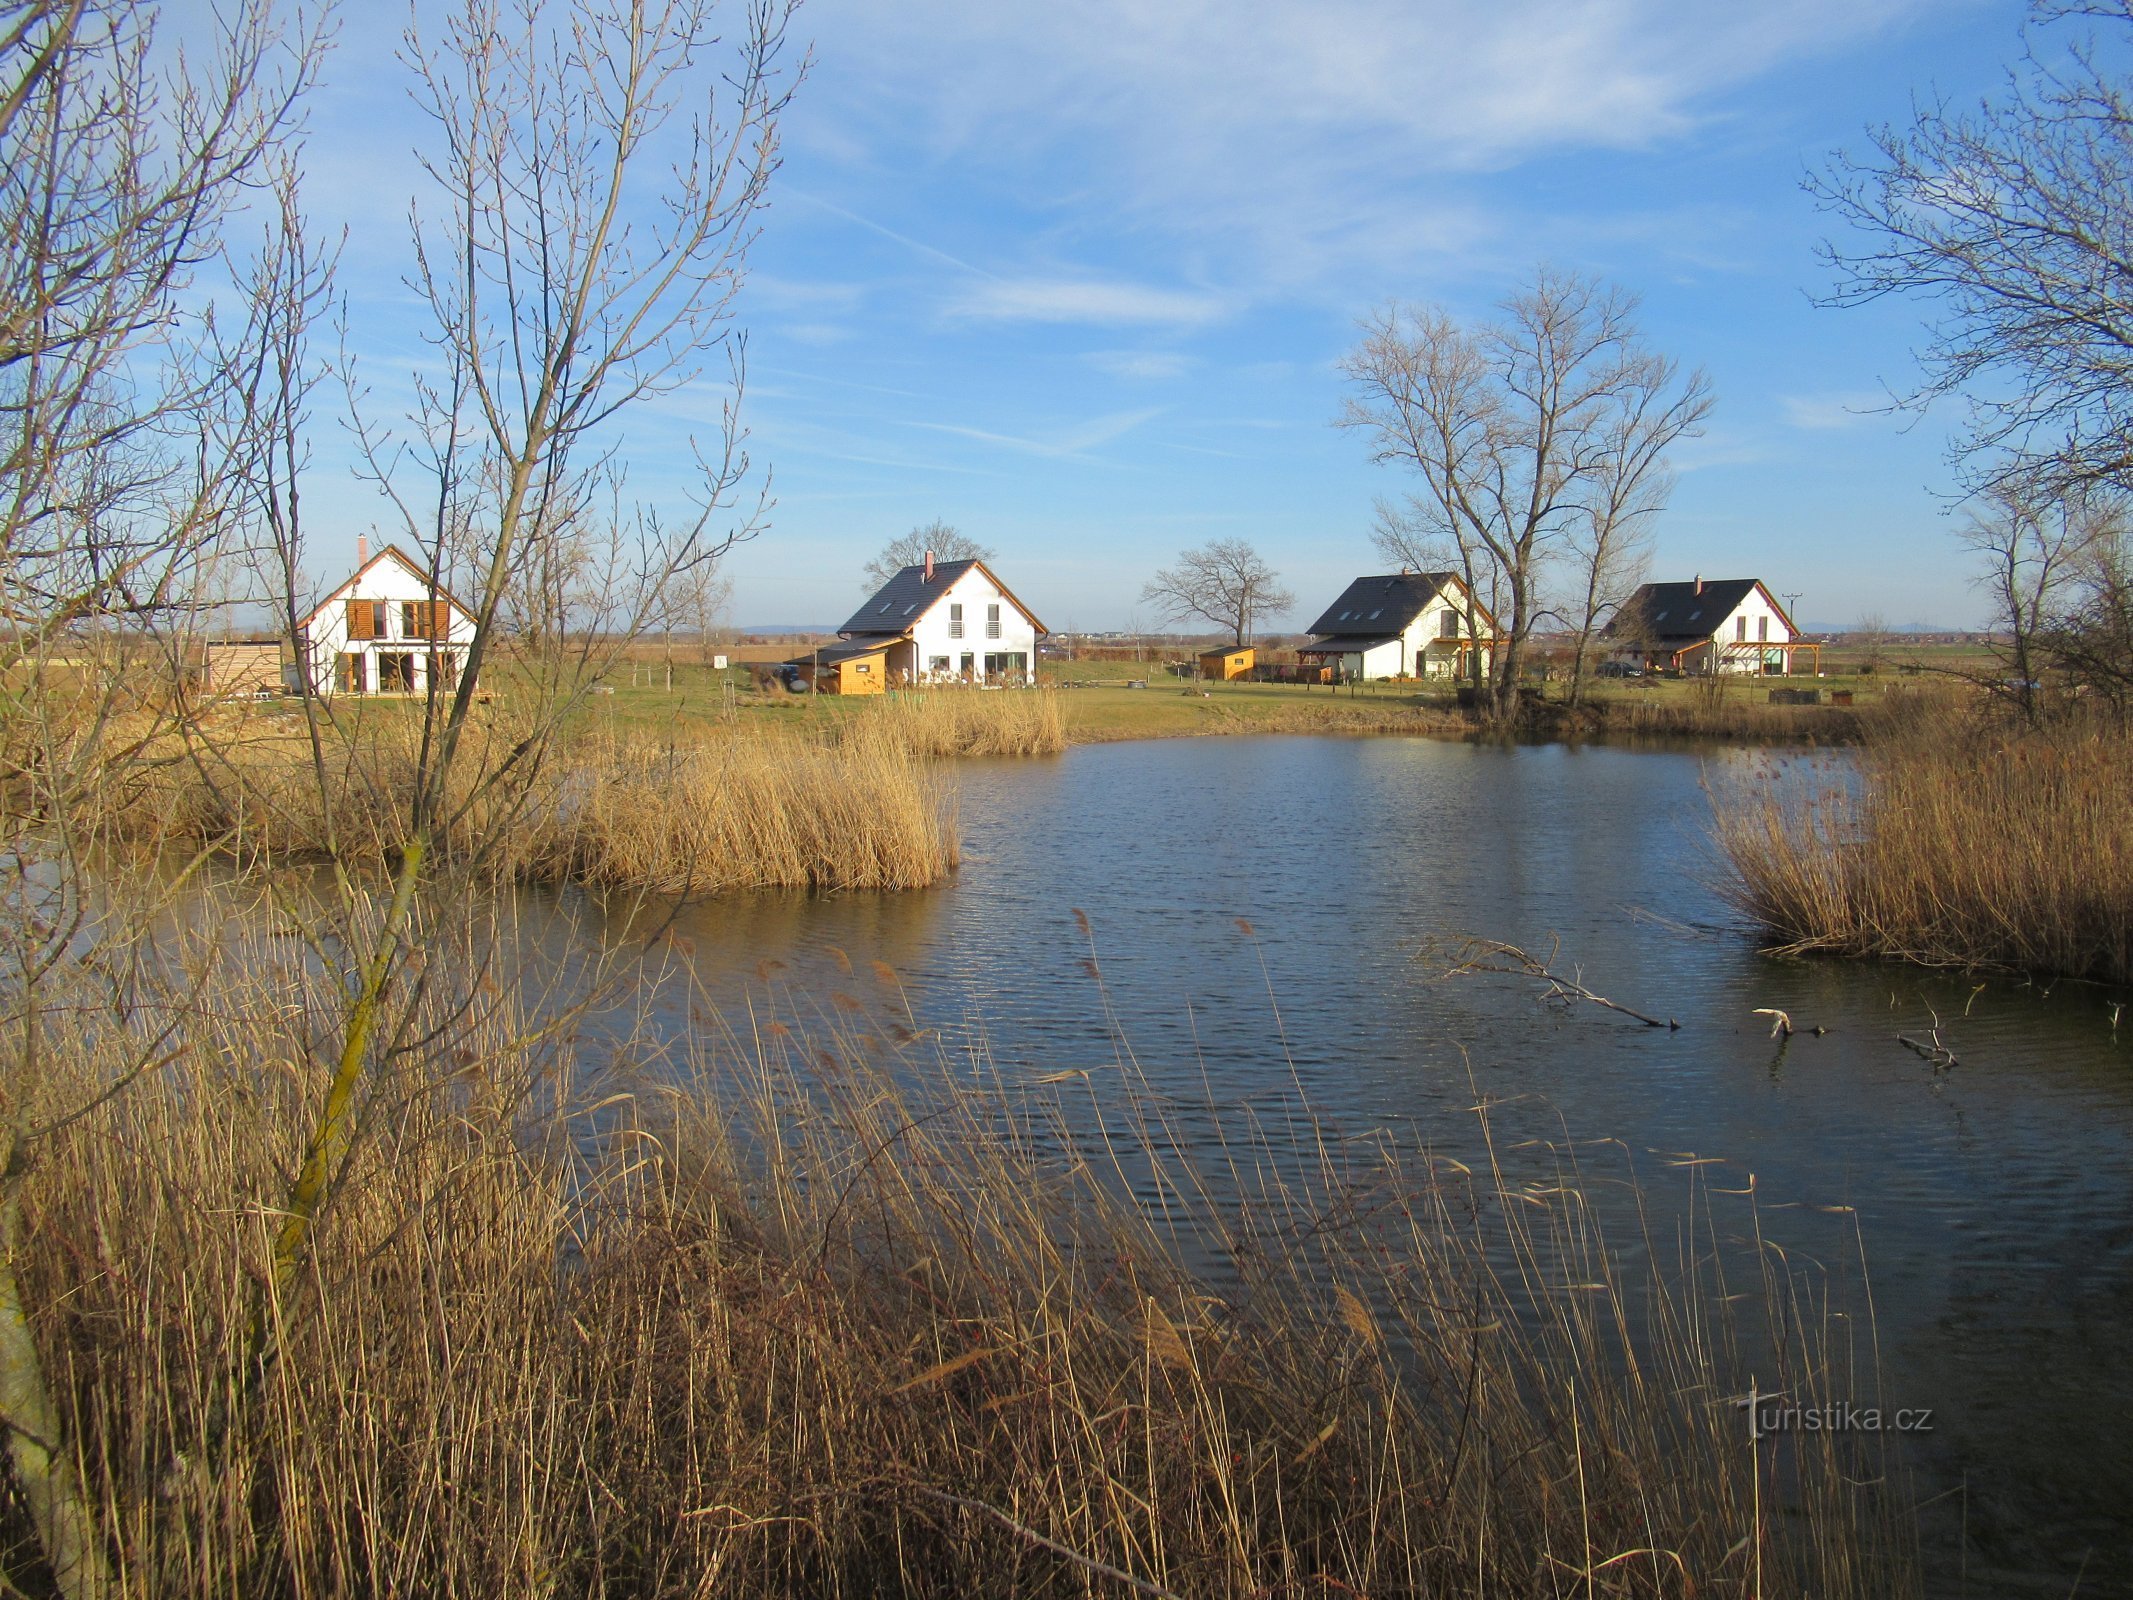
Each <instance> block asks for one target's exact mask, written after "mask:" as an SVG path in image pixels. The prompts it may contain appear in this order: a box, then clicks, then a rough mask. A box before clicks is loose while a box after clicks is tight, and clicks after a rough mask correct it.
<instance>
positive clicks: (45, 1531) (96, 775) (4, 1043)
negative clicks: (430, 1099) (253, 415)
mask: <svg viewBox="0 0 2133 1600" xmlns="http://www.w3.org/2000/svg"><path fill="white" fill-rule="evenodd" d="M155 22H156V19H155V15H154V13H153V12H152V11H151V10H147V9H145V8H135V7H132V6H128V5H124V4H116V3H109V0H18V3H13V4H8V5H5V6H4V7H0V61H4V64H5V66H4V76H0V235H4V237H5V238H6V240H7V248H6V250H5V251H4V252H0V682H4V684H5V686H6V687H5V692H4V693H0V785H4V787H5V794H4V802H5V803H4V805H0V899H4V900H5V902H6V904H7V907H8V913H7V915H6V916H5V917H0V969H4V970H5V971H6V973H7V981H6V984H5V998H4V1000H0V1304H4V1306H5V1314H4V1315H0V1431H4V1433H5V1436H6V1443H7V1449H8V1455H9V1464H10V1467H11V1469H12V1472H11V1475H12V1479H13V1482H14V1483H15V1485H16V1487H17V1490H18V1492H19V1494H20V1496H21V1500H20V1504H21V1505H22V1506H23V1508H24V1509H25V1510H26V1511H27V1512H28V1516H29V1522H30V1525H31V1527H32V1528H33V1529H34V1532H35V1534H36V1537H37V1541H38V1545H39V1547H40V1548H41V1550H42V1553H43V1556H44V1559H45V1563H46V1565H47V1566H48V1568H49V1570H50V1572H51V1575H52V1580H53V1581H54V1583H55V1584H56V1585H57V1587H58V1589H59V1591H60V1592H61V1593H62V1594H65V1595H68V1596H71V1597H76V1600H79V1597H83V1596H103V1595H106V1594H115V1593H117V1592H118V1591H117V1579H116V1578H115V1577H114V1575H113V1574H112V1572H111V1570H110V1564H109V1561H108V1558H107V1555H106V1545H105V1542H104V1530H102V1529H100V1528H99V1527H98V1526H97V1517H96V1512H95V1507H94V1503H93V1499H92V1497H91V1496H89V1495H87V1494H85V1492H84V1486H83V1484H82V1483H81V1480H80V1476H79V1472H78V1469H77V1462H78V1460H79V1458H78V1457H77V1456H76V1455H75V1453H74V1452H73V1449H72V1448H71V1446H70V1444H69V1441H68V1438H67V1431H68V1421H69V1418H68V1416H67V1408H65V1407H64V1406H62V1405H60V1404H59V1403H58V1402H57V1401H56V1400H55V1397H54V1396H53V1394H52V1392H51V1390H50V1387H49V1385H48V1383H47V1381H46V1377H45V1372H44V1368H43V1364H42V1360H41V1357H40V1353H39V1350H38V1347H37V1344H36V1342H35V1339H34V1338H33V1337H32V1333H31V1323H30V1320H29V1316H28V1313H27V1309H26V1307H25V1302H24V1299H23V1295H22V1289H21V1285H20V1284H19V1283H18V1281H17V1279H16V1277H15V1261H16V1258H17V1255H18V1245H19V1243H20V1240H21V1233H22V1221H23V1219H22V1199H21V1190H22V1184H23V1182H24V1180H25V1179H26V1177H27V1176H28V1175H29V1174H30V1173H31V1172H32V1171H33V1170H34V1168H35V1167H36V1165H37V1163H38V1159H39V1155H40V1152H41V1150H42V1148H43V1146H44V1142H45V1140H46V1138H47V1137H48V1136H49V1135H51V1134H53V1133H55V1132H56V1131H58V1130H60V1129H63V1128H65V1127H67V1126H68V1125H69V1124H70V1123H72V1122H74V1121H75V1120H77V1119H78V1118H80V1117H82V1116H85V1115H87V1114H88V1113H89V1112H90V1111H92V1110H93V1109H94V1106H95V1105H96V1104H97V1103H99V1102H100V1101H101V1100H103V1099H108V1098H109V1097H110V1096H112V1095H115V1094H117V1093H119V1092H121V1091H122V1090H123V1089H124V1088H125V1087H127V1085H128V1084H130V1083H131V1082H132V1081H134V1080H135V1079H136V1078H138V1077H139V1076H140V1075H141V1074H142V1073H144V1072H146V1071H149V1070H152V1067H153V1064H154V1063H155V1061H156V1060H157V1059H158V1057H159V1055H160V1053H161V1051H162V1048H163V1042H162V1041H163V1040H165V1039H167V1037H168V1031H167V1030H171V1029H175V1028H177V1027H178V1026H179V1025H180V1023H179V1020H177V1019H182V1018H183V1017H184V1016H185V1012H184V1010H183V1006H184V1004H185V1003H186V997H185V996H183V995H182V994H180V995H172V994H168V993H162V992H158V990H157V988H156V984H155V982H154V979H153V977H152V976H151V977H146V978H144V977H142V976H141V975H140V974H139V973H138V971H137V970H136V971H135V972H134V974H133V976H132V978H131V980H130V982H131V986H130V987H128V986H127V982H128V980H126V979H122V978H121V977H120V975H121V974H122V973H125V972H126V971H127V970H128V968H127V962H126V959H125V957H124V955H123V951H124V949H125V948H126V947H127V945H128V937H127V932H128V930H127V928H126V925H125V923H124V918H123V916H122V914H121V912H120V911H119V910H118V908H117V891H116V884H115V879H116V878H117V876H118V874H117V873H116V871H115V870H113V864H112V863H111V862H109V861H106V862H104V863H103V870H102V871H101V872H100V873H97V872H96V871H95V868H94V866H93V865H92V864H93V862H94V861H95V851H96V848H97V845H98V842H99V833H100V830H101V828H102V826H103V825H104V822H105V820H106V819H107V818H108V817H110V816H111V815H112V814H113V813H114V812H115V811H116V810H118V809H119V808H122V807H124V806H125V805H126V804H128V803H129V801H130V800H131V798H132V797H133V795H134V793H135V790H136V786H137V785H138V784H139V783H140V782H141V781H142V779H143V776H144V774H145V773H147V772H148V771H149V770H150V769H151V768H152V767H153V765H154V764H155V763H156V762H158V761H161V760H164V759H167V757H165V756H163V755H161V754H159V753H158V752H159V751H160V750H161V748H162V746H163V744H164V742H165V741H167V740H168V739H169V738H170V736H171V734H172V732H173V729H174V725H175V722H176V717H177V712H176V710H175V709H174V707H175V706H178V705H182V701H183V685H182V682H181V681H180V680H179V679H178V678H177V677H176V676H175V675H174V674H175V673H176V672H178V671H182V670H183V669H185V668H188V667H190V666H191V665H192V659H191V656H190V654H189V651H190V646H191V645H192V643H193V642H194V638H195V635H196V632H197V629H196V626H195V625H196V624H197V621H198V619H199V617H200V616H201V615H202V613H203V611H204V610H205V609H206V608H208V607H211V606H212V605H213V603H214V602H215V600H216V599H217V596H216V594H215V593H214V591H213V589H212V587H211V585H213V584H215V583H216V582H218V581H219V579H220V576H221V575H222V574H223V572H224V571H226V570H228V569H231V568H234V567H236V566H237V565H239V564H240V563H239V562H238V561H236V559H235V555H236V554H237V553H235V552H233V551H232V549H231V545H232V543H233V540H232V530H233V526H234V521H233V519H232V518H231V517H230V516H229V515H228V512H229V509H230V507H231V506H232V504H233V503H234V502H235V501H236V500H238V499H239V498H240V497H241V495H242V492H243V485H242V482H241V478H240V475H239V473H238V471H237V467H238V465H239V464H240V463H241V462H242V461H243V460H244V459H245V458H246V456H247V454H248V452H247V450H246V449H245V447H244V441H243V439H242V438H240V437H238V436H237V435H238V434H241V432H242V419H243V417H244V415H245V412H246V407H245V405H244V403H243V400H242V395H241V391H242V388H243V385H244V383H245V381H246V376H247V373H248V371H249V370H250V369H251V367H252V365H253V360H252V358H253V357H255V356H256V355H257V353H258V349H259V345H258V342H257V341H256V340H249V341H248V340H247V339H246V338H245V337H243V335H242V334H239V333H233V334H229V335H222V334H218V333H217V331H216V328H215V324H214V322H213V320H212V319H211V318H209V317H208V316H207V315H206V314H205V313H204V310H203V307H204V305H206V304H209V303H212V301H213V299H214V297H215V293H216V289H217V284H216V281H215V280H216V279H217V278H218V277H219V276H221V275H222V268H223V266H224V265H225V264H227V265H229V266H230V267H231V269H232V270H233V271H234V270H239V269H238V268H237V264H236V262H235V259H234V257H235V252H234V251H232V250H231V249H230V248H229V246H228V240H227V238H226V233H227V231H228V224H229V221H230V218H231V217H232V215H233V214H234V213H235V212H236V211H238V210H239V209H240V208H241V207H242V206H243V205H244V203H245V201H246V198H247V195H248V193H250V192H251V191H253V190H254V189H255V187H256V186H257V185H259V184H260V183H261V182H262V181H263V180H264V179H265V178H266V177H267V176H268V174H269V172H270V170H271V168H272V167H273V165H274V161H275V153H276V151H277V150H278V149H280V148H281V147H282V146H283V144H284V143H285V141H286V140H287V139H288V138H289V136H290V135H291V132H292V128H293V122H294V117H293V108H294V105H295V103H296V100H297V97H298V96H299V95H300V94H301V92H302V91H303V89H304V88H305V87H306V86H307V85H308V84H309V82H310V81H311V79H312V75H313V73H314V70H315V67H316V63H317V60H318V52H319V45H320V35H319V33H318V30H317V29H316V27H314V26H310V25H307V24H305V23H304V22H303V21H301V20H299V21H298V22H297V23H296V24H294V25H293V26H291V27H290V28H288V29H286V30H283V29H280V28H277V26H276V25H275V23H274V21H273V19H272V17H271V15H270V13H269V9H268V7H267V5H266V4H265V3H264V0H258V3H254V0H239V3H237V4H235V5H233V6H231V7H229V8H227V9H226V10H225V11H224V12H223V13H221V14H220V15H219V16H218V17H216V18H211V19H209V23H208V26H207V28H206V29H204V30H203V32H202V34H201V35H200V36H198V37H196V38H195V40H194V41H193V49H192V51H191V52H190V54H189V57H188V58H187V59H185V60H182V61H180V60H175V59H173V58H172V57H171V56H170V55H169V54H168V52H167V51H164V50H162V49H160V48H159V46H158V42H157V39H156V36H155ZM223 287H227V286H226V285H223ZM230 309H231V310H233V312H235V315H234V317H233V321H234V323H235V324H236V325H239V326H240V327H241V326H242V325H244V324H246V323H247V321H248V319H247V317H246V316H245V315H244V314H243V312H242V308H234V307H233V308H230ZM233 430H234V431H233ZM180 865H181V867H182V864H180ZM92 874H94V881H95V888H94V890H93V891H92V888H91V883H92ZM182 876H183V873H182V871H181V872H180V873H179V877H180V878H182ZM97 898H100V899H101V900H102V901H103V902H104V903H103V905H102V906H101V907H100V908H99V909H98V910H97V911H96V913H95V915H94V916H93V917H92V915H91V911H90V907H91V904H92V900H93V899H97ZM152 914H153V912H152V910H150V911H144V912H143V913H142V916H143V918H144V919H145V918H147V917H149V916H152ZM55 993H62V994H65V995H67V996H69V997H70V998H71V999H72V1000H74V1001H77V1002H78V1001H80V1000H81V999H82V998H83V997H84V996H91V997H93V996H97V995H102V996H103V997H104V1000H103V1003H102V1005H101V1007H98V1006H97V1005H96V1004H95V1002H94V1001H93V1000H92V1001H91V1002H90V1004H89V1005H87V1006H83V1005H78V1004H73V1005H70V1004H59V1005H55V1002H54V999H53V996H54V994H55ZM165 1002H169V1003H170V1006H169V1008H168V1009H166V1008H165ZM55 1012H58V1013H60V1014H61V1015H62V1016H63V1017H64V1024H63V1025H64V1027H65V1028H66V1029H67V1030H69V1036H70V1037H72V1038H75V1039H79V1038H80V1037H82V1036H83V1035H84V1034H89V1035H99V1034H100V1035H103V1036H107V1037H110V1038H112V1039H114V1040H130V1041H131V1042H132V1043H133V1044H134V1046H135V1048H133V1049H131V1050H130V1051H127V1052H124V1053H123V1055H122V1059H121V1060H120V1061H119V1062H118V1063H117V1064H116V1065H115V1067H114V1069H113V1070H112V1072H111V1075H110V1077H109V1079H108V1080H107V1082H106V1083H105V1084H104V1086H103V1087H102V1088H101V1089H100V1090H99V1091H97V1092H96V1096H95V1098H94V1099H92V1100H91V1101H89V1102H88V1103H86V1104H75V1105H65V1104H55V1103H53V1102H52V1101H51V1099H50V1098H49V1095H48V1091H47V1088H46V1085H45V1082H44V1074H43V1071H42V1064H43V1062H44V1061H45V1060H46V1058H47V1053H48V1052H49V1051H50V1050H51V1049H52V1048H53V1045H54V1043H55V1034H54V1032H53V1030H54V1027H55V1021H57V1020H58V1018H56V1017H55V1015H54V1013H55ZM144 1013H145V1014H147V1015H148V1016H151V1017H153V1018H156V1019H157V1020H156V1021H154V1022H150V1023H147V1024H144V1023H142V1022H141V1020H140V1018H141V1016H142V1015H143V1014H144ZM144 1029H145V1033H146V1040H145V1041H144V1040H143V1039H142V1033H143V1030H144ZM159 1030H161V1031H159Z"/></svg>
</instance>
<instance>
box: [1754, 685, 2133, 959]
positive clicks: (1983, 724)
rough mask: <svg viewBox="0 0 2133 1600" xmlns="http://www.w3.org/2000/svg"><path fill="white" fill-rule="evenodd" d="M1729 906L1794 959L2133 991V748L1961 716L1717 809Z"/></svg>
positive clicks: (1886, 733) (1883, 736)
mask: <svg viewBox="0 0 2133 1600" xmlns="http://www.w3.org/2000/svg"><path fill="white" fill-rule="evenodd" d="M1715 801H1716V814H1717V835H1718V840H1719V843H1720V844H1721V846H1722V847H1723V849H1724V851H1725V853H1726V855H1727V856H1728V857H1729V859H1730V860H1731V862H1732V864H1733V867H1734V870H1735V873H1736V874H1737V878H1736V882H1735V888H1734V892H1735V897H1736V899H1737V900H1738V902H1739V904H1740V905H1741V906H1742V907H1743V909H1745V910H1746V911H1747V912H1748V913H1749V914H1750V915H1752V916H1753V917H1755V918H1756V919H1757V920H1758V921H1759V922H1761V923H1762V924H1763V925H1764V927H1766V928H1767V929H1769V930H1770V933H1771V935H1772V937H1773V938H1774V940H1775V941H1776V943H1777V945H1778V947H1779V948H1780V949H1781V950H1783V951H1785V952H1788V953H1801V952H1810V951H1818V952H1829V953H1832V954H1838V955H1847V956H1872V957H1883V958H1889V959H1895V960H1902V961H1910V962H1916V963H1920V964H1923V965H1928V966H1940V967H1956V968H1967V969H1979V970H1997V971H2005V972H2024V973H2037V974H2066V975H2070V976H2074V977H2082V978H2093V979H2098V980H2101V981H2105V982H2110V983H2118V984H2124V983H2129V982H2133V738H2128V737H2127V736H2126V735H2125V734H2124V733H2123V732H2121V731H2106V730H2098V729H2089V728H2084V727H2080V726H2076V725H2065V726H2060V727H2057V728H2047V729H2041V730H2027V729H2016V728H2013V727H2011V726H2006V725H1999V724H1995V723H1993V722H1990V721H1988V720H1985V719H1984V718H1983V717H1982V716H1980V715H1979V714H1978V713H1977V712H1976V711H1975V710H1970V709H1965V708H1962V707H1958V706H1955V705H1941V706H1938V707H1928V708H1925V709H1924V710H1923V711H1922V712H1921V714H1919V715H1917V716H1916V717H1914V718H1912V719H1910V720H1909V721H1908V722H1907V723H1899V722H1894V721H1891V722H1887V723H1884V724H1883V725H1882V727H1881V728H1880V729H1879V731H1878V732H1877V735H1876V737H1875V738H1874V739H1873V740H1872V741H1871V742H1870V743H1869V744H1868V745H1867V746H1866V747H1865V748H1864V749H1863V750H1862V751H1861V752H1860V754H1859V757H1858V760H1857V765H1856V768H1852V767H1849V766H1840V767H1817V766H1811V767H1808V768H1806V769H1804V770H1801V771H1796V772H1793V773H1791V774H1789V775H1785V774H1779V775H1777V777H1776V781H1772V782H1768V783H1765V784H1763V785H1761V786H1759V787H1758V788H1756V789H1753V790H1750V791H1747V792H1741V791H1729V792H1726V793H1723V794H1720V795H1718V796H1717V797H1715Z"/></svg>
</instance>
